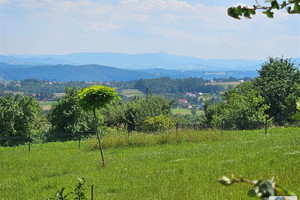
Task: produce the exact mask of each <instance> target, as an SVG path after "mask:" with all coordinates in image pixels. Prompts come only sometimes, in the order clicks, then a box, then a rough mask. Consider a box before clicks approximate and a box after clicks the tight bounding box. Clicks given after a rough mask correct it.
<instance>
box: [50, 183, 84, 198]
mask: <svg viewBox="0 0 300 200" xmlns="http://www.w3.org/2000/svg"><path fill="white" fill-rule="evenodd" d="M77 179H78V180H79V182H78V184H77V185H76V186H75V188H74V189H73V191H71V192H68V193H64V192H65V189H66V188H65V187H62V188H61V189H60V190H57V192H56V193H55V196H54V197H50V198H47V200H51V199H55V200H68V199H78V200H85V199H87V196H86V195H85V193H84V184H85V179H84V178H77Z"/></svg>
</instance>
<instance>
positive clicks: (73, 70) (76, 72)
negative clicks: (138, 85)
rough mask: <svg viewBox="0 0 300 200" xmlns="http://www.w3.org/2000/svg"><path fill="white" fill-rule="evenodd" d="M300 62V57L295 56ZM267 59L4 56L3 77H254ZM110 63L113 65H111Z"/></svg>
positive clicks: (1, 60) (0, 64) (0, 72)
mask: <svg viewBox="0 0 300 200" xmlns="http://www.w3.org/2000/svg"><path fill="white" fill-rule="evenodd" d="M292 60H294V61H295V62H296V63H300V58H295V59H292ZM265 61H266V60H221V59H220V60H204V59H200V58H196V57H190V56H178V55H170V54H167V53H147V54H121V53H74V54H66V55H0V79H1V78H2V79H5V80H22V79H26V78H39V79H43V80H58V81H59V80H61V81H72V80H83V81H93V80H101V81H111V80H116V81H128V80H136V79H140V78H143V79H147V78H158V77H163V76H165V77H170V78H187V77H201V78H205V79H213V78H228V77H230V76H231V77H235V78H242V77H245V76H248V77H254V76H256V75H257V72H256V70H257V69H259V68H260V65H261V64H263V63H264V62H265ZM108 66H109V67H108Z"/></svg>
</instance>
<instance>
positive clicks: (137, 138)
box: [87, 129, 235, 150]
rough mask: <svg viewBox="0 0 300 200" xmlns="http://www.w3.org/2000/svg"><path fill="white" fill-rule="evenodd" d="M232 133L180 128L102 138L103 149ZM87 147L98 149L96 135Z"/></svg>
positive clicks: (227, 137)
mask: <svg viewBox="0 0 300 200" xmlns="http://www.w3.org/2000/svg"><path fill="white" fill-rule="evenodd" d="M234 137H235V135H234V134H233V133H230V132H228V133H227V134H226V135H221V132H220V131H218V130H209V131H208V130H206V131H196V130H191V129H190V130H180V131H178V132H177V133H176V132H175V131H165V132H156V133H138V132H133V133H130V134H128V133H125V132H115V133H110V134H108V135H105V136H104V137H103V139H102V146H103V148H104V149H108V148H122V147H145V146H154V145H163V144H180V143H200V142H207V141H218V140H230V139H232V138H234ZM87 143H88V144H89V145H88V146H87V147H88V148H89V149H91V150H94V149H98V141H97V138H96V137H93V138H90V139H89V140H88V141H87Z"/></svg>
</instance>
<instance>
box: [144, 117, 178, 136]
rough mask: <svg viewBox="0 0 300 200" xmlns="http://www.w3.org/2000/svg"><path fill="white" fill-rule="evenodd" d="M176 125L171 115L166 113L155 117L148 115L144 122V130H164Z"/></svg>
mask: <svg viewBox="0 0 300 200" xmlns="http://www.w3.org/2000/svg"><path fill="white" fill-rule="evenodd" d="M172 126H174V123H173V122H172V120H171V119H170V118H169V117H166V116H164V115H158V116H155V117H147V118H146V120H145V121H144V123H143V127H142V129H143V131H145V132H154V131H164V130H166V129H169V128H171V127H172Z"/></svg>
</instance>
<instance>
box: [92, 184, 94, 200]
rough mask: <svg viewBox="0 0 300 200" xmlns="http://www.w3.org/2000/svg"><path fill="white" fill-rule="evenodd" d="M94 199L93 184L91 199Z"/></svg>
mask: <svg viewBox="0 0 300 200" xmlns="http://www.w3.org/2000/svg"><path fill="white" fill-rule="evenodd" d="M93 199H94V185H92V189H91V200H93Z"/></svg>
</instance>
